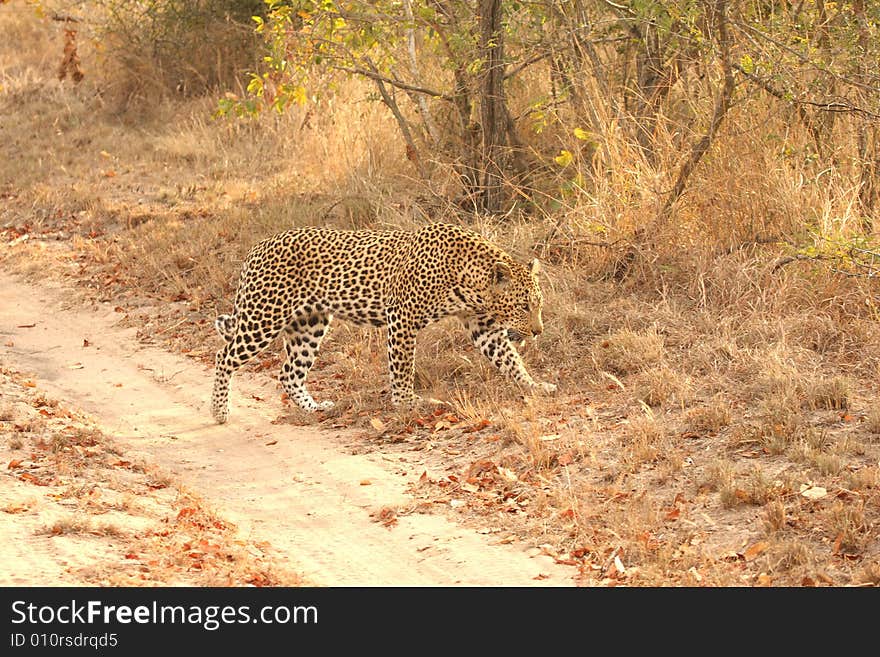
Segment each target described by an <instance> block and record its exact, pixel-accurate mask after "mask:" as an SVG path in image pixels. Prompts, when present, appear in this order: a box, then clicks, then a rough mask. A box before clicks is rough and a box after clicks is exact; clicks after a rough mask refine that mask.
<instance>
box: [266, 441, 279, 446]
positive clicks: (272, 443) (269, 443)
mask: <svg viewBox="0 0 880 657" xmlns="http://www.w3.org/2000/svg"><path fill="white" fill-rule="evenodd" d="M277 444H278V441H277V440H270V441H269V442H268V443H266V445H267V446H268V445H277Z"/></svg>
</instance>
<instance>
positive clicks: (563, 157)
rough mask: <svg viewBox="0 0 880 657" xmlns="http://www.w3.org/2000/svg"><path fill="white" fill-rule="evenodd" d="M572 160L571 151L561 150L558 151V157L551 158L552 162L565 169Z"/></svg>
mask: <svg viewBox="0 0 880 657" xmlns="http://www.w3.org/2000/svg"><path fill="white" fill-rule="evenodd" d="M573 159H574V156H573V155H572V154H571V151H566V150H562V151H559V155H557V156H556V157H554V158H553V161H554V162H556V164H558V165H559V166H561V167H567V166H568V165H569V164H571V161H572V160H573Z"/></svg>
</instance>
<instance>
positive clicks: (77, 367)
mask: <svg viewBox="0 0 880 657" xmlns="http://www.w3.org/2000/svg"><path fill="white" fill-rule="evenodd" d="M83 367H85V366H84V365H83V364H82V363H73V365H68V366H67V369H69V370H81V369H82V368H83Z"/></svg>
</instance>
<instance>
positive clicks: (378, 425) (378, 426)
mask: <svg viewBox="0 0 880 657" xmlns="http://www.w3.org/2000/svg"><path fill="white" fill-rule="evenodd" d="M370 425H371V426H372V427H373V428H374V429H375V430H376V431H378V432H379V433H382V432H383V431H385V423H384V422H382V420H380V419H379V418H377V417H371V418H370Z"/></svg>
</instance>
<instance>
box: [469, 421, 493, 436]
mask: <svg viewBox="0 0 880 657" xmlns="http://www.w3.org/2000/svg"><path fill="white" fill-rule="evenodd" d="M491 424H492V423H491V422H489V420H487V419H485V418H483V419H482V420H480V421H479V422H477V423H476V424H473V425H471V426H469V427H468V428H467V429H465V430H464V432H465V433H473V432H474V431H481V430H482V429H485V428H486V427H488V426H489V425H491Z"/></svg>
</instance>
